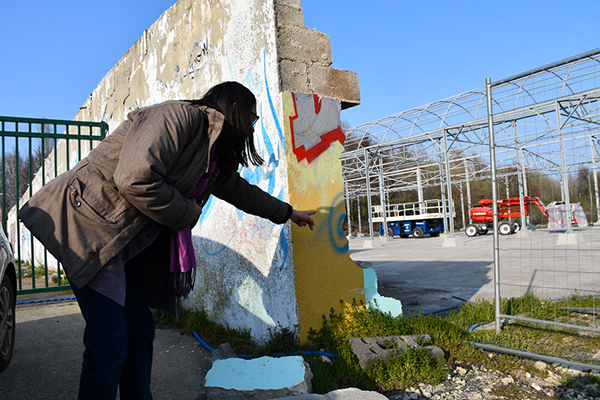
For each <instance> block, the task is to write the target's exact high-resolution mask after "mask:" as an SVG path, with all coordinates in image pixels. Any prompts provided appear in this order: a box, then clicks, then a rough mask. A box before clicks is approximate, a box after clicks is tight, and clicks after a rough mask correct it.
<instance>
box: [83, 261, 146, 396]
mask: <svg viewBox="0 0 600 400" xmlns="http://www.w3.org/2000/svg"><path fill="white" fill-rule="evenodd" d="M125 274H126V279H127V284H126V286H127V295H126V299H125V307H121V306H120V305H118V304H117V303H115V302H114V301H112V300H110V299H108V298H107V297H104V296H103V295H101V294H99V293H97V292H95V291H94V290H92V289H89V288H87V287H84V288H82V289H77V288H75V287H73V292H74V293H75V296H76V297H77V301H78V303H79V307H80V308H81V313H82V315H83V318H84V319H85V322H86V326H85V332H84V335H83V344H84V346H85V351H84V353H83V364H82V371H81V379H80V382H79V399H80V400H88V399H102V400H105V399H115V398H116V396H117V388H119V394H120V396H121V399H122V400H130V399H144V400H148V399H152V393H151V392H150V375H151V371H152V342H153V341H154V319H153V317H152V313H151V312H150V308H149V307H148V302H147V300H146V295H145V293H144V287H143V284H142V278H141V274H140V266H139V262H136V258H134V259H133V260H131V261H130V262H129V263H127V264H126V265H125ZM72 286H74V285H72Z"/></svg>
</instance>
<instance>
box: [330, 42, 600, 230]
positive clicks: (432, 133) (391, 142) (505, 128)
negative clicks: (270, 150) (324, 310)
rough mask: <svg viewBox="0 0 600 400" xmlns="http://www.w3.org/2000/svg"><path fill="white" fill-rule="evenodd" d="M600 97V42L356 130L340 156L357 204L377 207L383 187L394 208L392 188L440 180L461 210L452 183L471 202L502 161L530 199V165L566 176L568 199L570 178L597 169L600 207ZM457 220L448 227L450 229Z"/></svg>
mask: <svg viewBox="0 0 600 400" xmlns="http://www.w3.org/2000/svg"><path fill="white" fill-rule="evenodd" d="M599 99H600V49H597V50H594V51H590V52H587V53H584V54H581V55H578V56H575V57H572V58H569V59H566V60H562V61H558V62H556V63H553V64H550V65H546V66H543V67H541V68H537V69H534V70H531V71H527V72H525V73H522V74H519V75H516V76H513V77H510V78H508V79H504V80H501V81H497V82H493V83H490V82H489V80H488V82H487V85H486V87H483V88H480V89H476V90H471V91H468V92H465V93H461V94H459V95H457V96H454V97H450V98H447V99H444V100H440V101H436V102H433V103H431V104H427V105H425V106H422V107H417V108H414V109H410V110H407V111H404V112H401V113H398V114H395V115H391V116H388V117H385V118H381V119H378V120H376V121H372V122H369V123H366V124H362V125H359V126H356V127H354V128H352V129H350V130H348V131H347V132H346V136H347V138H346V143H345V151H344V153H342V155H341V157H340V159H341V161H342V169H343V175H344V179H345V183H346V201H347V207H348V210H350V204H349V201H350V200H351V199H359V198H362V197H367V199H368V204H369V210H370V209H371V195H372V193H371V192H372V191H373V190H375V191H378V193H377V195H378V197H380V201H381V203H382V205H385V201H386V199H387V198H389V194H390V193H393V192H397V191H406V190H415V189H422V188H427V187H431V186H436V187H440V189H441V193H442V196H446V198H447V199H448V200H447V201H449V207H452V206H453V204H452V195H451V193H452V191H451V186H452V185H454V186H458V187H459V188H460V190H461V197H462V193H463V192H462V190H463V188H465V189H466V194H467V209H469V208H470V205H471V199H470V193H469V183H470V182H471V181H473V180H477V179H488V180H489V179H490V178H491V169H492V164H494V166H495V170H496V173H497V175H498V177H499V178H500V179H513V178H516V179H518V182H519V195H520V196H521V197H522V196H524V195H528V193H527V174H528V172H530V171H541V172H543V173H545V174H551V175H554V176H555V177H558V178H559V179H560V181H561V183H563V184H562V186H561V187H562V188H563V201H565V200H566V201H567V202H568V201H569V193H568V191H569V187H568V186H569V185H564V182H568V179H569V174H571V173H574V172H576V170H577V168H579V167H580V166H588V167H590V168H591V170H592V171H593V177H594V192H595V201H596V209H597V210H600V205H599V204H598V203H599V194H598V192H599V189H598V182H597V170H596V164H597V162H598V153H599V151H600V146H599V142H598V133H599V132H598V131H599V124H600V115H599V106H600V102H599ZM488 100H489V105H490V107H489V108H490V110H489V112H488ZM490 122H491V123H492V124H493V125H490ZM490 126H493V129H492V132H493V137H494V141H495V151H494V158H495V160H493V159H492V157H491V154H492V153H491V152H490V134H489V133H490V128H489V127H490ZM494 161H495V162H494ZM420 200H421V199H420ZM369 214H370V213H369ZM598 217H600V215H598V216H596V218H598ZM599 219H600V218H599ZM452 220H453V218H447V221H448V223H446V224H445V226H446V227H447V233H449V234H450V235H453V231H454V223H453V221H452ZM384 231H385V230H384ZM349 234H350V232H349ZM370 235H371V238H372V237H373V228H372V223H370Z"/></svg>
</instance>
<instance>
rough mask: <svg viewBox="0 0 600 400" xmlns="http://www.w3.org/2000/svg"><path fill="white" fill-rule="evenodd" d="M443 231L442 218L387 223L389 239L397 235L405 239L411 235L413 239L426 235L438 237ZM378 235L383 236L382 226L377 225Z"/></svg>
mask: <svg viewBox="0 0 600 400" xmlns="http://www.w3.org/2000/svg"><path fill="white" fill-rule="evenodd" d="M443 231H444V220H443V218H435V219H422V220H419V219H416V220H411V221H396V222H388V236H389V237H394V235H397V236H400V237H401V238H407V237H408V236H409V235H411V234H412V235H413V237H415V238H422V237H423V236H424V235H425V234H426V233H428V234H429V236H431V237H438V236H440V233H441V232H443ZM379 234H380V235H382V236H383V224H379Z"/></svg>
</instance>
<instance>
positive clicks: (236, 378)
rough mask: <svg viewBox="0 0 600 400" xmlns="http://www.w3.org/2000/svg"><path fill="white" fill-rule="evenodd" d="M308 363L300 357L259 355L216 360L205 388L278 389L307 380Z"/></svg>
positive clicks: (207, 377) (207, 376)
mask: <svg viewBox="0 0 600 400" xmlns="http://www.w3.org/2000/svg"><path fill="white" fill-rule="evenodd" d="M305 377H306V365H305V364H304V360H303V359H302V357H301V356H291V357H280V358H273V357H260V358H256V359H253V360H243V359H241V358H228V359H225V360H217V361H215V362H214V363H213V366H212V368H211V369H210V370H209V371H208V373H207V374H206V387H215V388H223V389H227V390H232V389H234V390H244V391H252V390H256V389H258V390H276V389H283V388H287V387H291V386H295V385H298V384H299V383H302V382H303V381H304V380H305Z"/></svg>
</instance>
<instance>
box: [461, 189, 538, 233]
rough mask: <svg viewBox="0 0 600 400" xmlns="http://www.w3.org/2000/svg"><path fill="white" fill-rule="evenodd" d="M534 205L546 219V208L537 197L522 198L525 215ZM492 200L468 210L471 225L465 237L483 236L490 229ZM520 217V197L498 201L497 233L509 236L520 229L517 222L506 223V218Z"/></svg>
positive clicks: (480, 202) (491, 225)
mask: <svg viewBox="0 0 600 400" xmlns="http://www.w3.org/2000/svg"><path fill="white" fill-rule="evenodd" d="M531 203H534V204H535V205H536V206H538V208H539V209H540V211H541V212H542V214H544V216H545V217H546V218H548V212H547V211H546V206H544V203H542V201H541V200H540V199H539V198H538V197H530V196H525V197H523V206H524V207H523V208H524V211H525V215H529V206H530V205H531ZM492 204H493V203H492V200H479V207H473V208H471V210H470V213H471V220H472V221H473V223H472V224H470V225H467V227H466V229H465V233H466V234H467V236H470V237H473V236H476V235H477V234H479V235H485V234H486V233H487V232H488V230H489V229H492V227H493V222H494V209H493V208H492ZM513 217H521V204H520V197H511V198H510V199H502V200H498V219H499V221H500V223H499V225H498V232H500V234H502V235H510V234H511V233H514V232H517V231H518V230H519V229H521V224H520V223H519V222H518V221H512V222H510V221H508V220H507V219H508V218H513Z"/></svg>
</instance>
